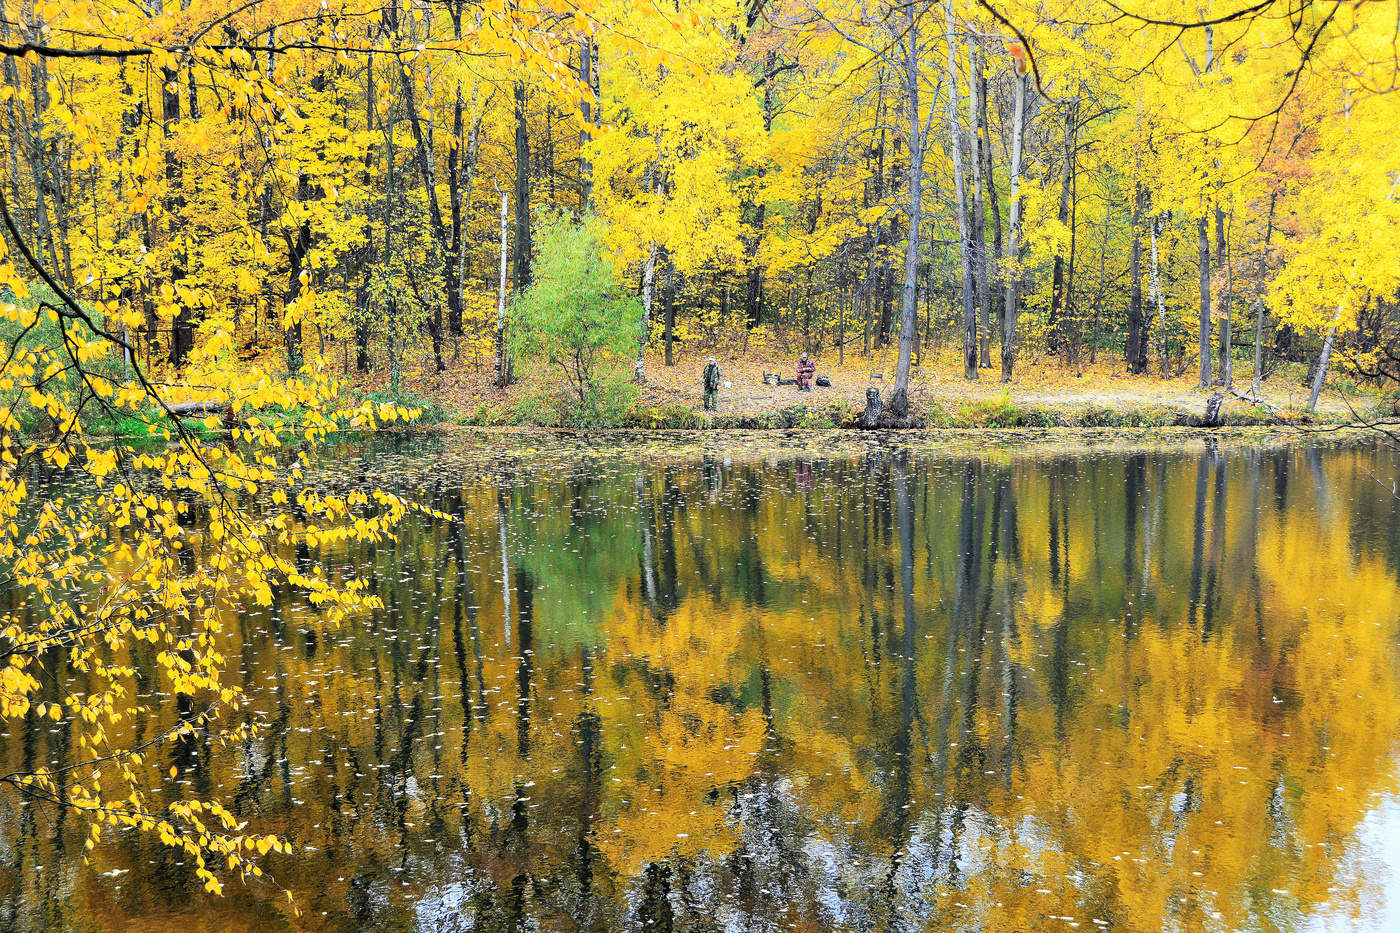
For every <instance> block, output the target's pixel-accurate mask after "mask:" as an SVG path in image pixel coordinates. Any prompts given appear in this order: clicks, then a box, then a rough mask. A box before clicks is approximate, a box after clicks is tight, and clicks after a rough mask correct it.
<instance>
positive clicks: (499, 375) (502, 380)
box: [496, 185, 511, 389]
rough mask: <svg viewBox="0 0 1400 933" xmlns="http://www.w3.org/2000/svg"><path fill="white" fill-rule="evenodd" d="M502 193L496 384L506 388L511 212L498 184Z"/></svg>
mask: <svg viewBox="0 0 1400 933" xmlns="http://www.w3.org/2000/svg"><path fill="white" fill-rule="evenodd" d="M496 191H497V192H498V193H499V194H500V195H501V268H500V277H499V279H498V280H497V281H498V285H497V287H496V386H497V387H498V388H502V389H504V388H505V387H506V386H508V385H510V382H511V378H510V375H511V374H510V354H509V353H508V352H507V350H506V252H507V249H506V247H507V244H508V243H509V242H510V237H509V231H510V214H509V212H508V211H507V209H506V208H507V203H506V193H505V192H504V191H501V186H500V185H497V186H496Z"/></svg>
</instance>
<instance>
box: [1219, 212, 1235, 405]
mask: <svg viewBox="0 0 1400 933" xmlns="http://www.w3.org/2000/svg"><path fill="white" fill-rule="evenodd" d="M1226 249H1227V247H1226V243H1225V212H1224V211H1222V210H1221V209H1220V208H1219V206H1217V207H1216V208H1215V268H1216V270H1217V272H1219V271H1221V270H1223V271H1224V272H1225V281H1224V282H1223V283H1221V289H1220V302H1219V303H1218V305H1217V306H1216V308H1217V311H1218V316H1219V318H1220V373H1219V375H1220V385H1221V386H1222V387H1223V388H1224V389H1225V390H1226V391H1227V392H1228V391H1229V389H1230V385H1231V383H1232V382H1233V381H1234V376H1235V367H1234V363H1233V362H1232V361H1231V358H1230V354H1231V351H1232V350H1233V349H1234V347H1233V346H1232V345H1231V343H1232V339H1233V335H1232V332H1231V323H1230V302H1231V301H1232V300H1233V298H1234V296H1233V295H1231V294H1230V285H1231V283H1230V277H1229V268H1230V264H1229V261H1228V256H1227V253H1226Z"/></svg>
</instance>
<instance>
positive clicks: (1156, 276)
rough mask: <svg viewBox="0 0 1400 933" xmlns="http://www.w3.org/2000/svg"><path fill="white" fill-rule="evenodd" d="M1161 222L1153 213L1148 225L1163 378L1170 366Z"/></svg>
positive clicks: (1158, 356) (1158, 343) (1151, 282)
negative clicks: (1160, 257) (1159, 244)
mask: <svg viewBox="0 0 1400 933" xmlns="http://www.w3.org/2000/svg"><path fill="white" fill-rule="evenodd" d="M1161 222H1162V221H1161V217H1160V215H1157V214H1153V215H1152V220H1151V223H1150V225H1149V227H1148V229H1149V230H1150V232H1151V234H1152V268H1151V278H1150V279H1149V284H1150V286H1151V288H1152V300H1153V302H1154V303H1155V304H1156V305H1157V358H1158V361H1159V363H1160V364H1161V367H1162V378H1163V379H1165V378H1167V375H1168V368H1169V364H1168V361H1167V351H1168V347H1167V296H1166V295H1165V294H1164V293H1163V291H1162V273H1161V269H1160V267H1159V265H1158V262H1157V260H1158V250H1157V232H1158V230H1159V229H1160V224H1161Z"/></svg>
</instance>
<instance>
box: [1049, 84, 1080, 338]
mask: <svg viewBox="0 0 1400 933" xmlns="http://www.w3.org/2000/svg"><path fill="white" fill-rule="evenodd" d="M1078 121H1079V101H1078V100H1077V99H1076V100H1073V101H1071V102H1070V104H1069V106H1068V107H1066V108H1065V131H1064V132H1065V139H1064V150H1065V151H1064V160H1065V165H1064V175H1063V176H1062V177H1061V179H1060V211H1059V215H1058V219H1059V221H1060V225H1061V226H1062V227H1063V226H1069V219H1070V216H1069V215H1070V200H1071V198H1070V189H1071V186H1072V185H1073V183H1074V146H1075V138H1074V137H1075V126H1076V125H1077V123H1078ZM1067 307H1068V296H1067V294H1066V288H1065V256H1064V253H1063V252H1062V251H1061V250H1059V249H1056V250H1055V263H1054V268H1053V270H1052V271H1051V273H1050V319H1049V321H1048V322H1047V324H1048V327H1047V329H1048V333H1047V334H1046V337H1047V339H1048V341H1049V345H1050V346H1049V349H1050V352H1051V353H1059V352H1061V351H1063V350H1064V349H1065V335H1064V322H1063V321H1062V320H1061V318H1062V317H1063V316H1064V314H1065V311H1066V309H1067Z"/></svg>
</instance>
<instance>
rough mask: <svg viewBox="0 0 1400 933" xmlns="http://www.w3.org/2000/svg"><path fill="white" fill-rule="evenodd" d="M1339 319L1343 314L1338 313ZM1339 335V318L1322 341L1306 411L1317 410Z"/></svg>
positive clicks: (1334, 319)
mask: <svg viewBox="0 0 1400 933" xmlns="http://www.w3.org/2000/svg"><path fill="white" fill-rule="evenodd" d="M1337 315H1338V317H1340V316H1341V312H1340V311H1338V312H1337ZM1336 334H1337V318H1336V317H1334V318H1333V319H1332V323H1331V324H1330V325H1329V326H1328V328H1327V336H1326V337H1325V338H1323V341H1322V352H1321V353H1320V354H1318V357H1317V368H1316V369H1315V370H1314V372H1313V384H1312V391H1310V392H1309V393H1308V404H1307V406H1306V408H1305V410H1306V411H1314V410H1316V409H1317V398H1318V396H1320V395H1321V394H1322V383H1323V382H1324V381H1326V379H1327V364H1328V363H1330V362H1332V338H1333V337H1335V336H1336Z"/></svg>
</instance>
